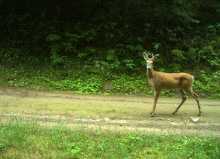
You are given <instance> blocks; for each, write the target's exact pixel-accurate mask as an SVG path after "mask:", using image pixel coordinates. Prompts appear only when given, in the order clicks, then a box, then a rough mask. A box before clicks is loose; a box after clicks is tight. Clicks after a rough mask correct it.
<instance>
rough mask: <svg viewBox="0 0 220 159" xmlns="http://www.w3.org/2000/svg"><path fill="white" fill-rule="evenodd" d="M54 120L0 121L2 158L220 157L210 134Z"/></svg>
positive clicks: (20, 118) (217, 143) (216, 142)
mask: <svg viewBox="0 0 220 159" xmlns="http://www.w3.org/2000/svg"><path fill="white" fill-rule="evenodd" d="M67 125H68V124H67V123H62V122H59V121H57V124H54V125H41V122H40V121H39V119H38V118H22V117H18V116H11V117H9V118H8V121H7V122H6V123H4V124H3V123H2V122H1V123H0V134H1V136H0V157H1V158H172V159H173V158H183V159H184V158H195V159H196V158H198V159H200V158H203V159H217V158H219V157H220V143H219V141H218V140H217V141H216V140H215V139H214V138H212V137H202V136H194V137H186V136H173V135H171V134H166V135H159V134H156V133H153V134H152V133H151V134H148V133H147V132H143V131H139V130H138V128H137V129H136V131H135V132H129V131H126V127H125V128H124V129H125V130H124V131H119V130H117V126H116V127H115V129H114V130H111V131H110V130H104V129H102V126H101V125H100V126H98V125H97V127H96V128H89V127H87V125H86V124H83V123H78V124H77V125H75V127H70V126H67Z"/></svg>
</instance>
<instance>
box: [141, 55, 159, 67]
mask: <svg viewBox="0 0 220 159" xmlns="http://www.w3.org/2000/svg"><path fill="white" fill-rule="evenodd" d="M157 56H159V54H157V55H155V56H154V54H152V58H149V55H148V54H146V53H145V52H143V57H144V59H145V60H146V65H147V69H148V70H151V68H152V65H153V62H154V60H155V57H157Z"/></svg>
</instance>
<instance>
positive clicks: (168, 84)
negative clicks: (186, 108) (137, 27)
mask: <svg viewBox="0 0 220 159" xmlns="http://www.w3.org/2000/svg"><path fill="white" fill-rule="evenodd" d="M143 55H144V58H145V60H146V62H147V63H150V64H149V65H151V67H150V68H149V69H150V70H148V69H147V77H148V81H149V85H150V86H151V87H153V89H154V91H155V94H154V104H153V111H152V113H151V114H152V115H151V116H152V117H153V116H154V114H155V109H156V103H157V100H158V98H159V94H160V91H161V90H163V89H164V90H171V89H179V91H180V94H181V96H182V102H181V103H180V105H179V106H178V107H177V108H176V110H175V111H174V112H173V114H175V113H176V112H177V111H178V109H179V108H180V107H181V106H182V104H183V103H184V102H185V101H186V99H187V97H186V95H185V93H184V91H186V92H187V93H189V94H190V95H191V96H192V97H193V98H194V99H195V100H196V101H197V104H198V109H199V114H198V115H199V116H200V115H201V108H200V104H199V100H198V95H197V94H196V93H195V92H194V91H193V90H192V85H193V82H194V78H193V76H192V75H190V74H188V73H164V72H157V71H154V69H153V61H154V59H155V57H156V56H158V55H156V56H153V55H152V58H148V55H147V54H146V53H143ZM183 90H184V91H183Z"/></svg>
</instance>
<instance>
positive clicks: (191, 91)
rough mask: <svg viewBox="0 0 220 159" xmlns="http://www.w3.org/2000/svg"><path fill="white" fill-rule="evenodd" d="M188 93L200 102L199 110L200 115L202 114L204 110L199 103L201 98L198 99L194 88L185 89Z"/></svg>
mask: <svg viewBox="0 0 220 159" xmlns="http://www.w3.org/2000/svg"><path fill="white" fill-rule="evenodd" d="M185 91H186V92H187V93H189V94H190V95H191V96H192V97H193V98H194V99H195V100H196V102H197V104H198V110H199V114H198V116H200V115H201V113H202V111H201V107H200V104H199V99H198V95H197V94H196V93H195V92H194V91H193V90H192V88H189V89H186V90H185Z"/></svg>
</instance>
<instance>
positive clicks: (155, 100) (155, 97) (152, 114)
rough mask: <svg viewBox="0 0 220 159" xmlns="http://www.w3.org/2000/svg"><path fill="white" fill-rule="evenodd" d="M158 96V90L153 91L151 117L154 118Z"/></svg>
mask: <svg viewBox="0 0 220 159" xmlns="http://www.w3.org/2000/svg"><path fill="white" fill-rule="evenodd" d="M159 95H160V90H154V105H153V111H152V113H151V117H154V114H155V109H156V104H157V100H158V98H159Z"/></svg>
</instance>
